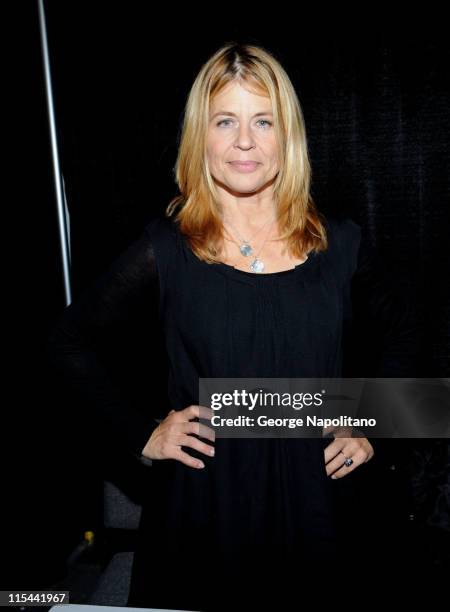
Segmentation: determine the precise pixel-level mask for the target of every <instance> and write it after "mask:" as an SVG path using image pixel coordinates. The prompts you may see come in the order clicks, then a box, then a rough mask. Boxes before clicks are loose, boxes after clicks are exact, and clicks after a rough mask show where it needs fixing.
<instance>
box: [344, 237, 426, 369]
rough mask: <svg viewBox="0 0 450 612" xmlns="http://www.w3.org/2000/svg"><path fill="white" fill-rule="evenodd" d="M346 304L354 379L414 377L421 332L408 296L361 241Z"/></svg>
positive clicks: (413, 303)
mask: <svg viewBox="0 0 450 612" xmlns="http://www.w3.org/2000/svg"><path fill="white" fill-rule="evenodd" d="M350 301H351V333H350V335H351V347H352V360H353V361H352V364H353V371H354V372H355V374H354V376H362V377H380V378H381V377H386V378H402V377H406V378H409V377H414V376H417V369H418V364H419V352H420V340H421V326H420V324H419V316H418V308H417V305H416V303H417V300H416V299H415V297H414V292H413V291H412V290H410V289H407V288H405V286H404V283H402V282H401V278H400V277H399V273H398V272H395V269H394V268H393V267H389V266H387V264H386V262H384V261H383V260H382V258H381V257H380V255H379V253H378V251H377V249H375V248H374V247H372V246H371V245H370V244H369V242H368V240H367V239H365V238H364V237H363V236H362V235H361V236H360V241H359V244H358V254H357V264H356V268H355V270H354V273H353V275H352V277H351V283H350Z"/></svg>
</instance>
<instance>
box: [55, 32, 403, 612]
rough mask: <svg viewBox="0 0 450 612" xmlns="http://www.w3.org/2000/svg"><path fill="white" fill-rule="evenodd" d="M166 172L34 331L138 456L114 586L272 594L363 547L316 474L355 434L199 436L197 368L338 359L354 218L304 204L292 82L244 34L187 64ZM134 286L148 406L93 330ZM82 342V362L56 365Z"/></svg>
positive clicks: (211, 370)
mask: <svg viewBox="0 0 450 612" xmlns="http://www.w3.org/2000/svg"><path fill="white" fill-rule="evenodd" d="M176 180H177V184H178V187H179V191H180V195H179V196H178V197H176V198H175V199H174V200H173V201H171V202H170V203H169V204H168V206H167V209H166V214H165V215H164V216H160V217H157V218H155V219H153V220H152V221H151V222H150V223H149V224H148V226H147V227H146V228H145V230H144V231H143V233H142V235H141V237H140V238H139V239H138V240H137V241H136V242H135V243H134V244H133V245H132V246H131V247H130V248H129V249H128V250H127V251H126V252H125V253H124V254H123V255H122V256H121V257H120V258H119V259H118V260H117V261H116V262H115V263H114V264H113V266H112V267H111V269H110V271H109V272H108V273H107V274H105V275H104V276H103V277H102V278H100V279H99V280H98V281H97V283H96V288H95V290H91V291H86V292H85V293H84V295H83V297H80V299H79V300H78V301H77V302H75V303H74V304H72V305H71V306H70V307H69V308H68V309H67V310H66V312H65V313H64V314H63V316H62V317H61V319H60V321H59V323H58V325H57V326H56V327H55V330H54V332H53V335H52V339H51V343H50V346H51V348H52V353H53V355H55V356H56V360H55V361H58V367H59V368H62V370H63V371H64V373H65V375H67V376H68V378H69V379H71V380H72V382H73V383H74V387H75V388H78V389H79V388H80V387H81V386H82V385H83V384H84V385H85V388H84V389H83V391H84V392H86V393H87V394H89V393H91V394H92V397H94V398H95V402H96V405H97V406H98V407H99V408H102V407H103V408H104V414H105V419H106V420H108V424H109V425H110V426H112V428H113V429H114V430H115V431H116V433H117V439H122V440H123V441H124V443H125V444H126V445H127V448H129V449H130V450H131V451H133V452H134V453H135V455H136V456H138V457H139V458H140V459H141V460H142V461H143V462H144V463H145V462H148V463H149V464H151V466H150V467H149V468H148V470H149V472H148V473H149V486H148V491H147V492H146V499H147V501H146V502H145V503H144V506H143V513H142V519H141V525H140V533H139V545H138V549H137V551H136V553H135V556H134V565H133V574H132V582H131V589H130V596H129V601H128V604H129V605H130V606H142V607H161V608H182V609H192V610H216V609H227V610H231V609H234V606H235V607H238V606H239V607H240V606H244V605H247V606H249V605H250V606H253V605H254V606H256V605H260V606H261V605H263V604H267V605H268V606H269V607H270V605H272V604H273V605H275V604H276V605H277V608H278V609H286V608H285V606H286V605H287V603H288V602H292V601H294V605H295V599H296V598H298V597H300V598H302V597H303V595H304V594H305V592H306V590H307V588H308V587H310V586H311V583H312V582H311V581H312V580H313V578H317V579H318V581H319V583H320V584H322V583H323V584H326V583H327V581H328V580H329V579H330V576H333V575H335V576H336V575H338V576H340V577H341V578H342V577H343V574H345V572H350V573H351V572H354V571H355V570H356V568H357V567H358V566H359V565H360V562H361V559H362V560H363V561H364V560H367V558H368V557H369V556H370V552H368V551H361V548H360V547H354V546H350V547H349V548H348V549H346V550H344V551H343V550H342V549H340V548H339V542H340V540H339V525H337V520H336V516H335V507H334V502H333V490H332V489H333V487H336V486H337V483H339V481H340V480H342V479H351V478H352V473H353V472H354V471H355V470H364V469H365V468H364V467H363V466H364V464H365V463H366V462H368V461H369V460H370V459H371V458H372V456H373V455H374V450H373V447H372V444H371V443H370V442H369V440H367V439H366V438H364V437H359V438H352V437H339V436H336V437H335V438H334V439H332V440H331V441H330V439H328V440H322V439H306V438H303V439H276V438H270V439H225V438H221V439H215V435H214V430H213V428H211V427H208V426H207V425H205V424H203V423H201V422H200V420H199V419H201V418H204V419H208V418H209V417H210V415H211V410H210V409H208V408H206V407H204V406H200V405H199V398H198V381H199V378H200V377H206V378H216V377H217V378H227V377H228V378H232V377H236V378H243V377H271V378H276V377H283V378H287V377H310V378H311V377H325V378H326V377H330V378H332V377H339V376H342V341H343V330H344V328H345V326H346V325H347V323H348V321H349V320H350V316H351V306H352V305H351V301H350V298H351V291H350V287H351V284H352V283H353V285H354V295H355V296H357V295H362V293H363V292H362V291H361V288H365V289H367V290H368V291H369V295H371V294H370V275H369V272H368V270H369V268H368V267H367V262H366V260H365V259H364V257H365V255H364V252H365V251H364V244H363V242H362V240H361V229H360V227H359V226H358V225H357V224H356V223H354V222H353V221H351V220H349V219H337V218H331V217H325V215H323V214H321V213H320V212H319V211H318V210H317V208H316V205H315V204H314V202H313V200H312V198H311V195H310V182H311V169H310V162H309V159H308V151H307V141H306V134H305V125H304V120H303V115H302V111H301V108H300V104H299V100H298V98H297V95H296V92H295V90H294V88H293V85H292V83H291V81H290V79H289V77H288V75H287V74H286V72H285V70H284V69H283V68H282V66H281V65H280V63H279V62H278V60H277V59H276V58H275V57H274V55H272V54H271V53H269V52H268V51H267V50H265V49H263V48H261V47H257V46H252V45H241V44H237V43H229V44H227V45H225V46H224V47H222V48H221V49H219V50H218V51H217V52H216V53H215V54H214V55H213V56H212V57H211V58H210V59H209V60H208V61H207V62H206V63H205V64H204V66H203V67H202V68H201V70H200V72H199V74H198V76H197V77H196V79H195V82H194V83H193V85H192V88H191V91H190V94H189V97H188V100H187V105H186V110H185V116H184V122H183V130H182V134H181V142H180V146H179V152H178V159H177V163H176ZM358 283H359V284H358ZM150 287H153V288H157V290H158V295H159V298H158V299H159V302H158V304H159V313H160V322H161V325H162V326H163V331H164V337H165V342H166V347H167V355H168V358H169V366H170V367H169V380H168V398H169V401H170V408H171V409H170V411H168V414H166V416H165V418H164V419H163V420H162V421H161V422H160V423H156V422H155V421H153V420H152V417H151V404H152V398H151V395H149V398H148V405H149V414H148V415H141V414H139V415H138V414H137V413H133V412H132V411H131V409H130V407H129V406H128V404H127V403H126V401H125V400H119V399H118V397H116V396H115V395H114V387H113V383H112V381H111V380H110V379H109V378H108V375H107V373H106V372H105V371H104V370H103V368H102V367H101V365H100V364H99V362H98V361H97V359H96V353H95V349H93V348H92V347H93V346H95V344H94V343H93V338H95V337H96V336H95V334H96V331H97V330H98V329H99V328H101V329H102V333H104V332H105V329H106V330H107V329H108V326H109V325H113V324H114V322H115V321H116V320H117V319H119V318H120V319H123V318H126V317H132V315H133V307H134V306H135V305H136V303H138V302H139V301H143V300H145V299H149V297H148V296H149V295H150V292H149V288H150ZM358 287H359V289H358ZM358 291H359V293H358ZM372 298H373V299H370V300H369V301H368V308H370V309H371V314H372V315H373V316H374V317H375V316H379V318H380V320H381V321H382V322H383V321H386V322H387V319H389V317H390V315H389V316H388V313H387V312H386V310H385V308H386V300H385V301H384V302H383V303H382V300H380V302H379V303H378V302H377V300H376V299H375V298H374V297H373V296H372ZM406 324H407V321H406V317H405V318H402V317H399V318H397V319H396V320H394V319H392V318H391V319H390V322H389V335H387V336H386V337H387V342H386V347H387V348H386V356H387V359H386V360H385V363H387V364H389V367H391V368H392V365H393V363H394V360H393V359H390V358H389V357H390V354H389V350H390V347H391V348H392V351H393V354H394V353H395V354H396V355H398V354H399V353H401V350H402V348H403V349H404V350H405V351H406V350H407V347H406V346H405V344H404V345H403V347H402V346H401V343H402V342H403V343H407V342H408V335H407V334H406V333H405V326H406ZM387 327H388V326H387V324H386V328H387ZM399 347H400V350H399ZM395 351H396V352H395ZM74 355H76V357H75V359H73V356H74ZM83 359H84V360H85V361H84V363H85V368H84V370H83V368H81V369H80V368H79V367H77V366H74V365H73V362H74V361H76V362H77V364H78V365H79V364H80V363H83ZM379 373H380V375H395V374H396V372H393V371H392V369H391V370H390V371H383V367H382V366H381V370H380V372H379ZM72 374H73V376H72ZM353 503H354V504H355V505H354V506H353V507H354V508H355V509H356V508H357V505H356V500H353ZM348 520H349V521H351V520H352V512H351V510H349V516H348ZM270 602H272V604H270ZM249 609H256V607H255V608H249Z"/></svg>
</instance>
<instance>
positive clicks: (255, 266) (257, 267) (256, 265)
mask: <svg viewBox="0 0 450 612" xmlns="http://www.w3.org/2000/svg"><path fill="white" fill-rule="evenodd" d="M250 268H251V270H253V272H262V271H263V270H264V263H263V262H262V261H261V260H260V259H255V260H254V261H253V263H252V265H251V266H250Z"/></svg>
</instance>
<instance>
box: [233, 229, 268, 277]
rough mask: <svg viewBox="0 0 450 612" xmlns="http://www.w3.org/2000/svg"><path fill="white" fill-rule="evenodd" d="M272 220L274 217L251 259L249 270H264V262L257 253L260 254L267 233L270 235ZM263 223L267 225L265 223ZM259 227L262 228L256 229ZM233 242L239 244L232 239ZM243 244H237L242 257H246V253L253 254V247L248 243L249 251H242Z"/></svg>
mask: <svg viewBox="0 0 450 612" xmlns="http://www.w3.org/2000/svg"><path fill="white" fill-rule="evenodd" d="M274 222H275V219H274V220H273V221H272V223H271V224H270V226H269V231H268V232H267V234H266V237H265V238H264V241H263V243H262V245H261V247H260V249H259V251H258V253H257V254H256V255H255V258H254V260H253V261H252V263H251V264H250V270H251V271H252V272H256V273H258V272H262V271H263V270H264V268H265V265H264V262H263V261H262V260H261V259H259V254H260V253H261V251H262V250H263V247H264V245H265V244H266V242H267V239H268V238H269V235H270V230H271V228H272V225H273V223H274ZM264 225H267V223H265V224H264ZM263 227H264V226H263ZM261 229H262V228H260V229H259V230H258V232H259V231H260V230H261ZM233 242H234V243H235V244H237V245H238V246H239V244H238V243H237V242H236V241H235V240H233ZM243 246H245V245H242V246H239V250H240V252H241V253H242V255H244V257H248V255H252V254H253V249H252V248H251V246H250V245H248V246H249V247H250V252H245V253H244V252H243Z"/></svg>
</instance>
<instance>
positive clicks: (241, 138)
mask: <svg viewBox="0 0 450 612" xmlns="http://www.w3.org/2000/svg"><path fill="white" fill-rule="evenodd" d="M235 146H236V147H238V148H239V149H245V150H247V149H252V148H253V147H254V146H255V143H254V141H253V137H252V133H251V130H250V128H249V127H248V126H247V125H246V124H245V122H244V121H242V122H241V124H240V126H239V131H238V134H237V137H236V143H235Z"/></svg>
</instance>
